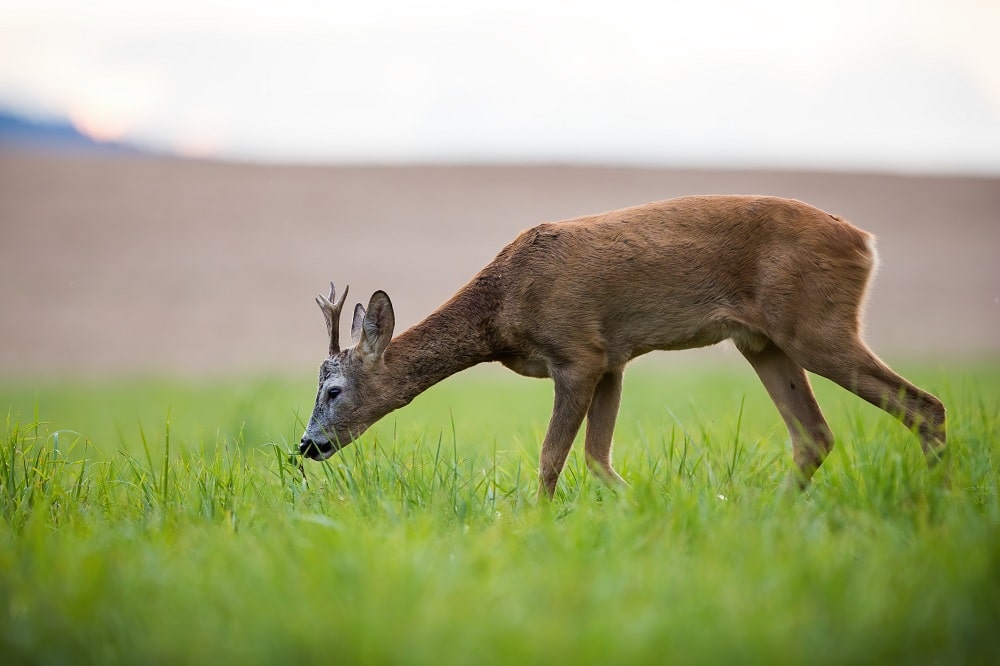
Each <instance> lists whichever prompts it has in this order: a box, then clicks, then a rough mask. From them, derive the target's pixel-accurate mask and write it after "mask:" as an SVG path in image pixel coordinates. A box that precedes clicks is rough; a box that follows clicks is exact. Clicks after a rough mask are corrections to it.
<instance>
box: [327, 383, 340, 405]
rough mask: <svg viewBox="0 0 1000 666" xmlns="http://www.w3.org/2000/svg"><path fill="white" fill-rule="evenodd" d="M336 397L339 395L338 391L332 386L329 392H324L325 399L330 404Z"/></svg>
mask: <svg viewBox="0 0 1000 666" xmlns="http://www.w3.org/2000/svg"><path fill="white" fill-rule="evenodd" d="M338 395H340V389H339V388H338V387H336V386H334V387H333V388H331V389H330V390H329V391H327V392H326V399H327V400H329V401H330V402H333V401H334V400H336V399H337V396H338Z"/></svg>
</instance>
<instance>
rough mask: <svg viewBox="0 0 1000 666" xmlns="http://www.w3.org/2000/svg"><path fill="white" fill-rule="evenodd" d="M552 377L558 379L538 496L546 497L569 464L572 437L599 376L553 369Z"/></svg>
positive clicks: (540, 473)
mask: <svg viewBox="0 0 1000 666" xmlns="http://www.w3.org/2000/svg"><path fill="white" fill-rule="evenodd" d="M552 378H553V380H554V381H555V404H554V406H553V409H552V419H551V420H550V421H549V428H548V430H547V431H546V433H545V440H544V441H543V442H542V454H541V463H540V465H539V471H538V479H539V487H538V496H539V497H546V498H550V497H552V495H554V494H555V492H556V482H557V481H558V480H559V474H560V473H561V472H562V468H563V465H565V464H566V456H568V455H569V450H570V447H572V445H573V438H574V437H575V436H576V433H577V432H578V431H579V430H580V424H581V423H583V417H584V416H585V415H586V413H587V409H588V408H589V407H590V402H591V397H592V396H593V395H594V387H595V386H596V384H597V379H598V378H597V377H595V376H594V375H593V374H592V373H581V372H572V371H569V372H567V371H562V372H558V373H553V377H552Z"/></svg>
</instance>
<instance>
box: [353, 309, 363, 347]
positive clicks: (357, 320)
mask: <svg viewBox="0 0 1000 666" xmlns="http://www.w3.org/2000/svg"><path fill="white" fill-rule="evenodd" d="M364 321H365V308H364V306H362V305H361V303H358V304H357V305H355V306H354V321H352V322H351V339H352V340H354V344H358V340H360V339H361V325H362V324H363V323H364Z"/></svg>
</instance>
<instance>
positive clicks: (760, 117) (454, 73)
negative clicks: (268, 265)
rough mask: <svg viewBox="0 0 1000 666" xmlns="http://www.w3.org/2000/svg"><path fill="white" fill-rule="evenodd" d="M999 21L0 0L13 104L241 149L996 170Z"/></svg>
mask: <svg viewBox="0 0 1000 666" xmlns="http://www.w3.org/2000/svg"><path fill="white" fill-rule="evenodd" d="M998 35H1000V1H998V0H936V1H929V0H905V1H896V0H836V1H835V2H803V1H802V0H756V1H746V2H740V1H737V0H699V1H698V2H694V1H693V0H691V1H689V2H664V1H660V2H629V1H627V0H617V1H616V2H592V1H589V0H580V1H576V2H561V1H557V0H505V1H503V2H476V1H474V0H464V1H462V2H451V1H447V2H444V1H439V2H415V1H407V0H365V1H364V2H359V1H358V0H353V1H351V2H342V1H341V0H327V1H325V2H323V1H319V2H312V1H309V0H282V1H281V2H274V1H272V2H256V1H255V0H243V1H233V2H229V1H225V0H196V1H194V2H188V1H186V0H172V1H171V2H160V1H159V0H153V1H148V2H142V1H137V0H86V1H85V2H81V1H80V0H0V105H2V106H6V107H10V108H14V109H15V110H18V111H21V112H25V113H30V114H34V115H65V116H68V117H69V118H70V119H71V120H72V122H73V123H74V124H75V125H76V126H77V127H78V128H80V129H82V130H84V131H85V132H87V133H88V134H91V135H92V136H95V137H97V138H104V139H115V140H130V141H134V142H137V143H140V144H142V145H145V146H148V147H151V148H156V149H161V150H170V151H176V152H179V153H182V154H185V155H192V156H202V157H221V158H226V159H236V160H255V161H257V160H260V161H276V162H349V163H355V162H379V163H384V162H401V163H411V162H508V163H509V162H563V163H577V162H580V163H591V164H593V163H597V164H636V165H665V166H695V167H737V168H742V167H765V168H807V169H845V170H846V169H863V170H882V171H901V172H946V173H978V174H995V175H1000V37H998Z"/></svg>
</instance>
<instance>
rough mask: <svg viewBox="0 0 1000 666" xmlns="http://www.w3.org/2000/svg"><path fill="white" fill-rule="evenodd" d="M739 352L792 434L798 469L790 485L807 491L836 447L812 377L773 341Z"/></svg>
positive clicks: (794, 455) (793, 450) (793, 453)
mask: <svg viewBox="0 0 1000 666" xmlns="http://www.w3.org/2000/svg"><path fill="white" fill-rule="evenodd" d="M740 351H741V352H742V353H743V356H745V357H746V359H747V360H748V361H749V362H750V365H751V366H753V369H754V370H755V371H756V372H757V376H758V377H760V381H761V382H762V383H763V384H764V388H766V389H767V392H768V395H770V396H771V400H773V401H774V404H775V406H776V407H777V408H778V413H779V414H781V418H782V419H783V420H784V422H785V425H786V426H787V427H788V433H789V435H791V438H792V457H793V458H794V460H795V467H796V470H795V472H794V473H793V475H792V476H790V477H789V479H788V485H789V486H797V487H798V488H800V489H804V488H805V487H806V486H807V485H808V484H809V481H810V479H812V476H813V474H814V473H815V472H816V470H817V469H818V468H819V466H820V465H822V464H823V460H824V459H825V458H826V456H827V454H828V453H829V452H830V450H831V449H832V448H833V433H832V432H831V431H830V426H828V425H827V423H826V419H824V418H823V412H822V411H820V408H819V404H818V403H817V402H816V397H815V396H814V395H813V392H812V387H811V386H810V385H809V378H808V377H806V373H805V370H803V369H802V366H800V365H799V364H798V363H796V362H795V361H793V360H792V359H791V358H790V357H789V356H788V354H786V353H785V352H784V351H782V350H781V349H779V348H778V347H777V346H776V345H775V344H774V343H773V342H771V341H768V342H767V344H766V345H765V346H764V348H763V349H760V350H759V351H751V350H749V349H743V348H741V349H740Z"/></svg>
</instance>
